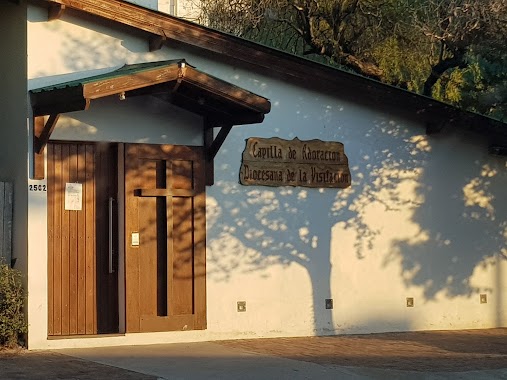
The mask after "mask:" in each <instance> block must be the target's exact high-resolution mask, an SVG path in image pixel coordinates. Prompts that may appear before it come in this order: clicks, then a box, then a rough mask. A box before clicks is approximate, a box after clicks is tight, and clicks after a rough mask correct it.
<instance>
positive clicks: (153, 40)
mask: <svg viewBox="0 0 507 380" xmlns="http://www.w3.org/2000/svg"><path fill="white" fill-rule="evenodd" d="M166 40H167V37H166V36H159V35H158V34H152V35H151V36H150V39H149V46H150V51H156V50H160V49H162V46H164V42H165V41H166Z"/></svg>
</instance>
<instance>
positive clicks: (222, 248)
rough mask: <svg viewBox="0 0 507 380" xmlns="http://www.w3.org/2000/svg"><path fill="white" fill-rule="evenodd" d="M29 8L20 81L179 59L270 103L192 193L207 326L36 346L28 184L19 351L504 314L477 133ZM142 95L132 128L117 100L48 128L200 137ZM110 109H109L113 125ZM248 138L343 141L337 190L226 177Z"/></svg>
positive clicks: (36, 224)
mask: <svg viewBox="0 0 507 380" xmlns="http://www.w3.org/2000/svg"><path fill="white" fill-rule="evenodd" d="M44 17H45V16H44V10H43V9H39V8H31V9H30V17H29V23H28V36H29V45H28V48H29V71H28V72H29V79H30V81H29V86H30V88H35V87H38V86H39V85H40V84H41V83H49V81H54V80H55V79H57V78H58V77H57V75H62V74H66V75H67V76H77V75H83V73H82V72H83V71H87V72H91V70H96V69H101V70H102V69H105V68H107V67H115V66H116V67H117V66H119V65H122V64H124V63H133V62H140V61H152V60H162V59H176V58H185V59H187V61H188V62H189V63H190V64H192V65H194V66H196V67H197V68H198V69H200V70H202V71H205V72H207V73H209V74H211V75H214V76H217V77H220V78H222V79H224V80H226V81H229V82H232V83H234V84H237V85H239V86H242V87H244V88H246V89H248V90H251V91H253V92H255V93H258V94H260V95H263V96H265V97H267V98H269V99H270V100H271V102H272V111H271V112H270V113H269V114H268V115H267V117H266V119H265V121H264V123H263V124H260V125H255V126H243V127H236V128H233V131H232V132H231V134H230V135H229V137H228V138H227V140H226V142H225V143H224V145H223V147H222V149H221V150H220V152H219V154H218V155H217V158H216V160H215V185H214V186H211V187H208V188H207V228H208V233H207V305H208V306H207V307H208V328H207V330H204V331H186V332H168V333H155V334H149V333H146V334H127V335H125V336H118V337H113V338H111V337H104V338H93V339H71V340H51V341H48V340H47V339H46V335H47V329H46V326H47V316H46V314H47V307H46V304H47V296H46V293H47V289H46V285H45V284H46V279H45V277H44V276H45V272H44V271H41V270H40V268H46V260H47V248H46V245H47V244H46V237H45V231H46V230H45V223H46V222H45V213H46V203H45V202H46V201H45V194H43V193H33V194H30V200H29V202H30V204H29V206H30V209H29V211H30V226H29V237H30V241H29V250H30V263H29V264H30V268H31V269H30V273H29V275H30V276H29V279H30V282H29V290H30V299H29V304H30V311H31V312H30V313H29V315H30V321H29V322H30V324H31V328H30V333H29V334H30V335H29V339H30V345H31V347H33V348H43V347H64V346H93V345H108V344H146V343H157V342H176V341H195V340H212V339H224V338H245V337H270V336H296V335H312V334H334V333H357V332H380V331H406V330H423V329H457V328H484V327H493V326H505V325H506V324H507V315H506V314H507V305H506V302H505V301H504V300H503V299H504V298H505V294H506V292H507V283H506V280H503V278H504V277H505V273H507V261H506V260H505V256H506V255H507V220H506V219H507V218H506V216H507V205H506V204H505V202H502V201H503V199H504V189H505V188H506V186H507V170H506V169H507V167H506V160H505V158H503V159H502V158H497V157H492V156H488V155H487V151H486V147H485V146H484V145H483V144H482V143H481V141H480V139H479V138H478V137H477V136H467V135H465V134H457V133H455V132H444V133H442V134H441V135H438V136H436V137H428V136H426V135H425V134H424V128H423V127H422V126H421V125H417V124H415V123H413V122H411V121H409V120H406V119H403V118H400V117H399V116H396V115H395V114H393V113H389V112H387V111H385V110H379V109H371V108H366V107H364V106H361V105H358V104H353V103H351V102H349V101H347V100H345V98H341V97H340V96H339V94H337V96H330V95H324V94H322V93H317V92H312V91H310V90H307V89H305V88H303V87H296V86H294V85H291V84H288V83H283V82H281V81H277V80H274V79H270V78H268V77H264V76H261V75H257V74H253V73H251V72H248V71H245V70H242V69H240V68H238V67H232V66H226V65H224V64H221V63H217V62H214V61H212V60H211V59H210V58H207V57H206V56H205V55H203V56H198V55H196V53H195V50H193V52H192V53H190V52H187V51H178V50H177V49H175V48H174V47H173V46H171V45H170V44H169V45H168V46H167V47H164V48H163V49H162V50H160V51H157V52H154V53H149V52H147V50H148V46H147V41H145V40H142V39H139V38H136V37H132V36H129V35H128V34H125V32H120V31H119V30H114V29H108V28H106V27H104V26H98V27H96V29H97V30H96V31H93V30H92V27H93V25H92V24H90V23H89V21H86V22H85V21H81V20H78V19H74V18H72V17H70V16H68V15H67V16H65V17H64V18H63V19H62V20H60V21H54V22H51V23H47V22H44ZM40 41H45V46H44V51H45V52H46V56H45V59H44V60H39V59H36V57H38V56H40V55H39V51H40V50H39V49H40V45H42V44H41V43H40ZM47 52H54V54H53V55H50V56H48V55H47ZM53 83H54V82H53ZM147 105H149V106H150V107H151V108H150V110H149V112H147V113H146V117H144V118H143V133H144V134H145V135H142V136H141V135H139V134H138V133H139V130H138V129H136V125H137V123H138V121H137V120H131V117H133V115H130V114H129V113H128V112H133V113H135V112H136V111H135V108H133V109H131V110H127V109H125V108H122V107H124V106H123V105H122V103H121V102H120V101H119V100H116V99H105V100H104V101H102V102H99V103H98V104H97V105H95V104H94V103H92V107H91V109H90V110H89V111H86V112H81V113H73V114H69V115H67V116H66V117H65V118H64V119H63V121H62V122H61V123H59V124H58V126H57V128H56V130H55V132H54V135H53V136H54V138H64V139H76V138H79V139H92V140H93V139H99V140H102V139H108V140H109V139H110V140H112V141H142V142H145V141H147V142H150V143H182V144H183V143H187V144H193V145H195V144H196V142H197V141H198V140H199V137H198V135H196V134H195V133H194V132H195V131H197V129H198V127H197V124H195V125H196V127H195V129H194V128H190V132H189V131H185V132H184V133H185V134H184V135H182V134H181V133H182V131H181V128H180V126H181V125H182V124H185V123H191V124H192V123H194V122H196V123H197V120H196V118H195V117H194V116H192V115H189V114H188V113H186V112H179V111H176V110H170V111H163V110H161V108H160V107H158V105H157V104H151V102H149V104H148V103H145V104H135V105H134V106H133V107H146V106H147ZM143 109H144V108H143ZM120 110H121V112H120ZM112 111H114V112H116V114H115V115H116V116H117V117H119V118H121V119H120V120H118V121H117V120H114V119H113V118H112V115H113V114H112V113H111V112H112ZM173 111H175V113H173ZM123 112H125V114H123ZM164 112H169V113H170V115H165V114H163V113H164ZM172 115H175V116H174V117H173V116H172ZM162 120H166V123H165V124H164V126H162V127H161V121H162ZM129 121H130V122H131V123H132V124H129ZM114 123H118V124H117V125H114ZM171 125H173V126H174V129H173V128H172V127H171ZM192 125H194V124H192ZM124 126H125V129H122V128H123V127H124ZM167 126H169V128H166V127H167ZM83 127H84V128H83ZM81 131H83V132H84V133H85V134H86V135H83V132H81ZM253 136H257V137H272V136H277V137H281V138H285V139H292V138H294V137H298V138H299V139H301V140H306V139H314V138H318V139H322V140H330V141H340V142H342V143H344V144H345V153H346V154H347V156H348V158H349V163H350V168H351V172H352V186H351V187H350V188H349V189H346V190H339V189H306V188H292V187H280V188H267V187H243V186H241V185H239V184H238V170H239V166H240V161H241V152H242V151H243V149H244V146H245V139H246V138H248V137H253ZM145 138H147V140H144V139H145ZM479 294H487V296H488V303H486V304H481V303H480V302H479ZM407 297H413V298H414V301H415V307H413V308H407V307H406V304H405V302H406V298H407ZM327 298H332V299H333V300H334V309H333V310H326V309H325V299H327ZM237 301H246V303H247V312H244V313H239V312H237V311H236V302H237Z"/></svg>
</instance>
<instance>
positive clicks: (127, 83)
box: [83, 64, 180, 99]
mask: <svg viewBox="0 0 507 380" xmlns="http://www.w3.org/2000/svg"><path fill="white" fill-rule="evenodd" d="M179 71H180V68H179V67H178V65H176V64H175V65H171V66H165V67H163V68H156V69H153V70H149V71H143V72H140V73H135V74H132V75H123V76H120V77H115V78H111V79H106V80H99V81H95V82H90V83H86V84H85V85H84V86H83V96H84V97H85V98H86V99H98V98H102V97H104V96H109V95H115V94H119V93H120V92H127V91H132V90H137V89H139V88H143V87H148V86H153V85H156V84H160V83H164V82H170V81H174V80H176V79H178V73H179Z"/></svg>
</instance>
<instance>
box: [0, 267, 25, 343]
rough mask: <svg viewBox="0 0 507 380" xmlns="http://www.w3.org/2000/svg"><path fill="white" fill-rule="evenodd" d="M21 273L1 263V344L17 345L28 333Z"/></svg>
mask: <svg viewBox="0 0 507 380" xmlns="http://www.w3.org/2000/svg"><path fill="white" fill-rule="evenodd" d="M21 279H22V278H21V273H20V272H19V271H17V270H15V269H12V268H10V267H9V266H8V265H5V264H2V263H0V346H6V347H15V346H16V345H17V344H18V343H19V338H20V337H21V335H22V334H24V333H26V331H27V325H26V322H25V316H24V313H23V305H24V302H25V296H24V292H23V285H22V281H21Z"/></svg>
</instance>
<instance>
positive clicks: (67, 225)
mask: <svg viewBox="0 0 507 380" xmlns="http://www.w3.org/2000/svg"><path fill="white" fill-rule="evenodd" d="M67 184H71V186H72V187H73V189H74V190H75V191H76V193H74V196H76V197H77V198H79V196H81V201H80V202H79V200H76V199H77V198H74V200H76V202H75V203H74V204H73V205H72V206H70V203H66V202H65V197H66V187H67V186H66V185H67ZM47 186H48V188H47V191H48V193H47V197H48V198H47V199H48V314H49V315H48V335H50V336H67V335H93V334H98V333H114V332H118V276H117V272H116V265H117V256H116V255H115V256H114V257H113V261H110V250H109V248H110V247H109V241H110V237H109V230H110V228H109V227H110V226H109V220H110V215H109V207H110V202H109V198H110V197H112V198H116V195H117V148H116V147H115V146H111V145H97V144H90V143H86V144H85V143H50V144H48V152H47ZM79 189H81V190H80V191H79ZM79 193H80V194H81V195H79ZM69 199H70V198H69ZM79 203H80V204H79ZM69 208H70V209H69ZM112 211H113V213H112V215H111V216H112V218H113V221H114V224H113V225H112V227H113V230H114V229H115V228H116V227H115V226H116V221H115V219H116V210H112ZM111 243H112V244H113V246H112V247H111V248H112V249H113V252H118V249H117V239H116V237H115V236H114V235H113V236H112V238H111Z"/></svg>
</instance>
